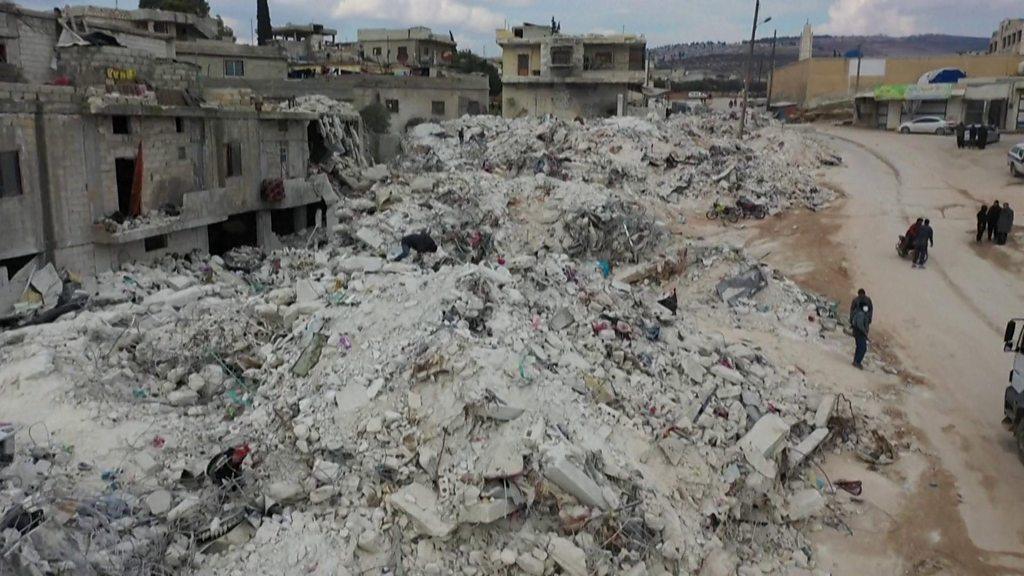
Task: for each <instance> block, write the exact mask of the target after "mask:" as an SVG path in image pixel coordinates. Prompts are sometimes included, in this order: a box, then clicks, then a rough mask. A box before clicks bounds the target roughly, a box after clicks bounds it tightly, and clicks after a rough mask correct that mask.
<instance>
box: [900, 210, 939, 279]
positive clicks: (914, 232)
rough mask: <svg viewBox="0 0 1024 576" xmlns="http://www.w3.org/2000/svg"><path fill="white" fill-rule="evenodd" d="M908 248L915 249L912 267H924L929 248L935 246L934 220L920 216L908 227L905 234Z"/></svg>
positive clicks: (904, 239)
mask: <svg viewBox="0 0 1024 576" xmlns="http://www.w3.org/2000/svg"><path fill="white" fill-rule="evenodd" d="M903 241H904V242H905V243H906V249H907V250H913V251H914V257H913V258H911V260H912V261H913V263H912V264H911V268H924V263H925V262H927V261H928V248H929V247H931V246H935V231H934V230H932V221H931V220H929V219H927V218H918V219H917V220H916V221H914V223H913V224H911V225H910V228H908V229H907V233H906V234H905V235H904V236H903Z"/></svg>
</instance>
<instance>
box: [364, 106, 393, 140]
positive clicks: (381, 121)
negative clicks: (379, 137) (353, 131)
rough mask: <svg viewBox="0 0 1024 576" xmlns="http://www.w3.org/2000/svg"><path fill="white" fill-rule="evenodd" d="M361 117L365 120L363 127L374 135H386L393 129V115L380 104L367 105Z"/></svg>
mask: <svg viewBox="0 0 1024 576" xmlns="http://www.w3.org/2000/svg"><path fill="white" fill-rule="evenodd" d="M359 115H360V116H362V118H363V126H366V129H367V130H369V131H370V132H372V133H374V134H384V133H386V132H387V131H388V129H389V128H390V127H391V113H390V112H388V109H387V108H385V107H384V105H383V104H381V103H380V102H374V103H372V104H367V105H366V107H364V108H363V109H362V110H360V111H359Z"/></svg>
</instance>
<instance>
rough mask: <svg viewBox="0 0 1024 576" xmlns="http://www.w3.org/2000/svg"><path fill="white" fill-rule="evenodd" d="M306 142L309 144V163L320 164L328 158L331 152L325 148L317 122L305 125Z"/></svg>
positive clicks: (325, 144)
mask: <svg viewBox="0 0 1024 576" xmlns="http://www.w3.org/2000/svg"><path fill="white" fill-rule="evenodd" d="M306 140H307V143H308V144H309V161H310V162H312V163H314V164H320V163H321V162H323V161H324V160H327V159H328V158H330V156H331V151H330V150H329V149H328V148H327V143H326V142H325V141H324V137H323V134H320V128H319V126H318V122H310V123H309V124H308V125H306Z"/></svg>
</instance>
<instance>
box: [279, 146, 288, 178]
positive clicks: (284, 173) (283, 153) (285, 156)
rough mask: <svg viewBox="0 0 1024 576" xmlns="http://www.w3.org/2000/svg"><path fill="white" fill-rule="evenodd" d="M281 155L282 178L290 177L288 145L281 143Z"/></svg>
mask: <svg viewBox="0 0 1024 576" xmlns="http://www.w3.org/2000/svg"><path fill="white" fill-rule="evenodd" d="M278 152H279V153H280V155H281V178H287V177H288V145H287V144H281V148H280V150H279V151H278Z"/></svg>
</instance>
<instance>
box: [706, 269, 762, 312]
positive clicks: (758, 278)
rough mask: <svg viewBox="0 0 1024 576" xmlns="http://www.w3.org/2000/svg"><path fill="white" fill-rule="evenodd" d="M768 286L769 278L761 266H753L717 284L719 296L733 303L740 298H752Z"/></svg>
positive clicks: (716, 288) (726, 301) (728, 302)
mask: <svg viewBox="0 0 1024 576" xmlns="http://www.w3.org/2000/svg"><path fill="white" fill-rule="evenodd" d="M766 286H768V278H767V277H765V275H764V272H763V271H762V270H761V268H760V267H759V266H752V267H751V268H748V269H747V270H746V271H745V272H741V273H740V274H737V275H735V276H732V277H730V278H725V279H723V280H722V281H721V282H719V283H718V285H717V286H715V291H716V292H717V293H718V296H719V298H721V299H722V301H723V302H725V303H727V304H732V303H734V302H735V301H736V300H739V299H740V298H751V297H753V296H754V295H755V294H757V293H758V292H760V291H761V290H763V289H764V288H765V287H766Z"/></svg>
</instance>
